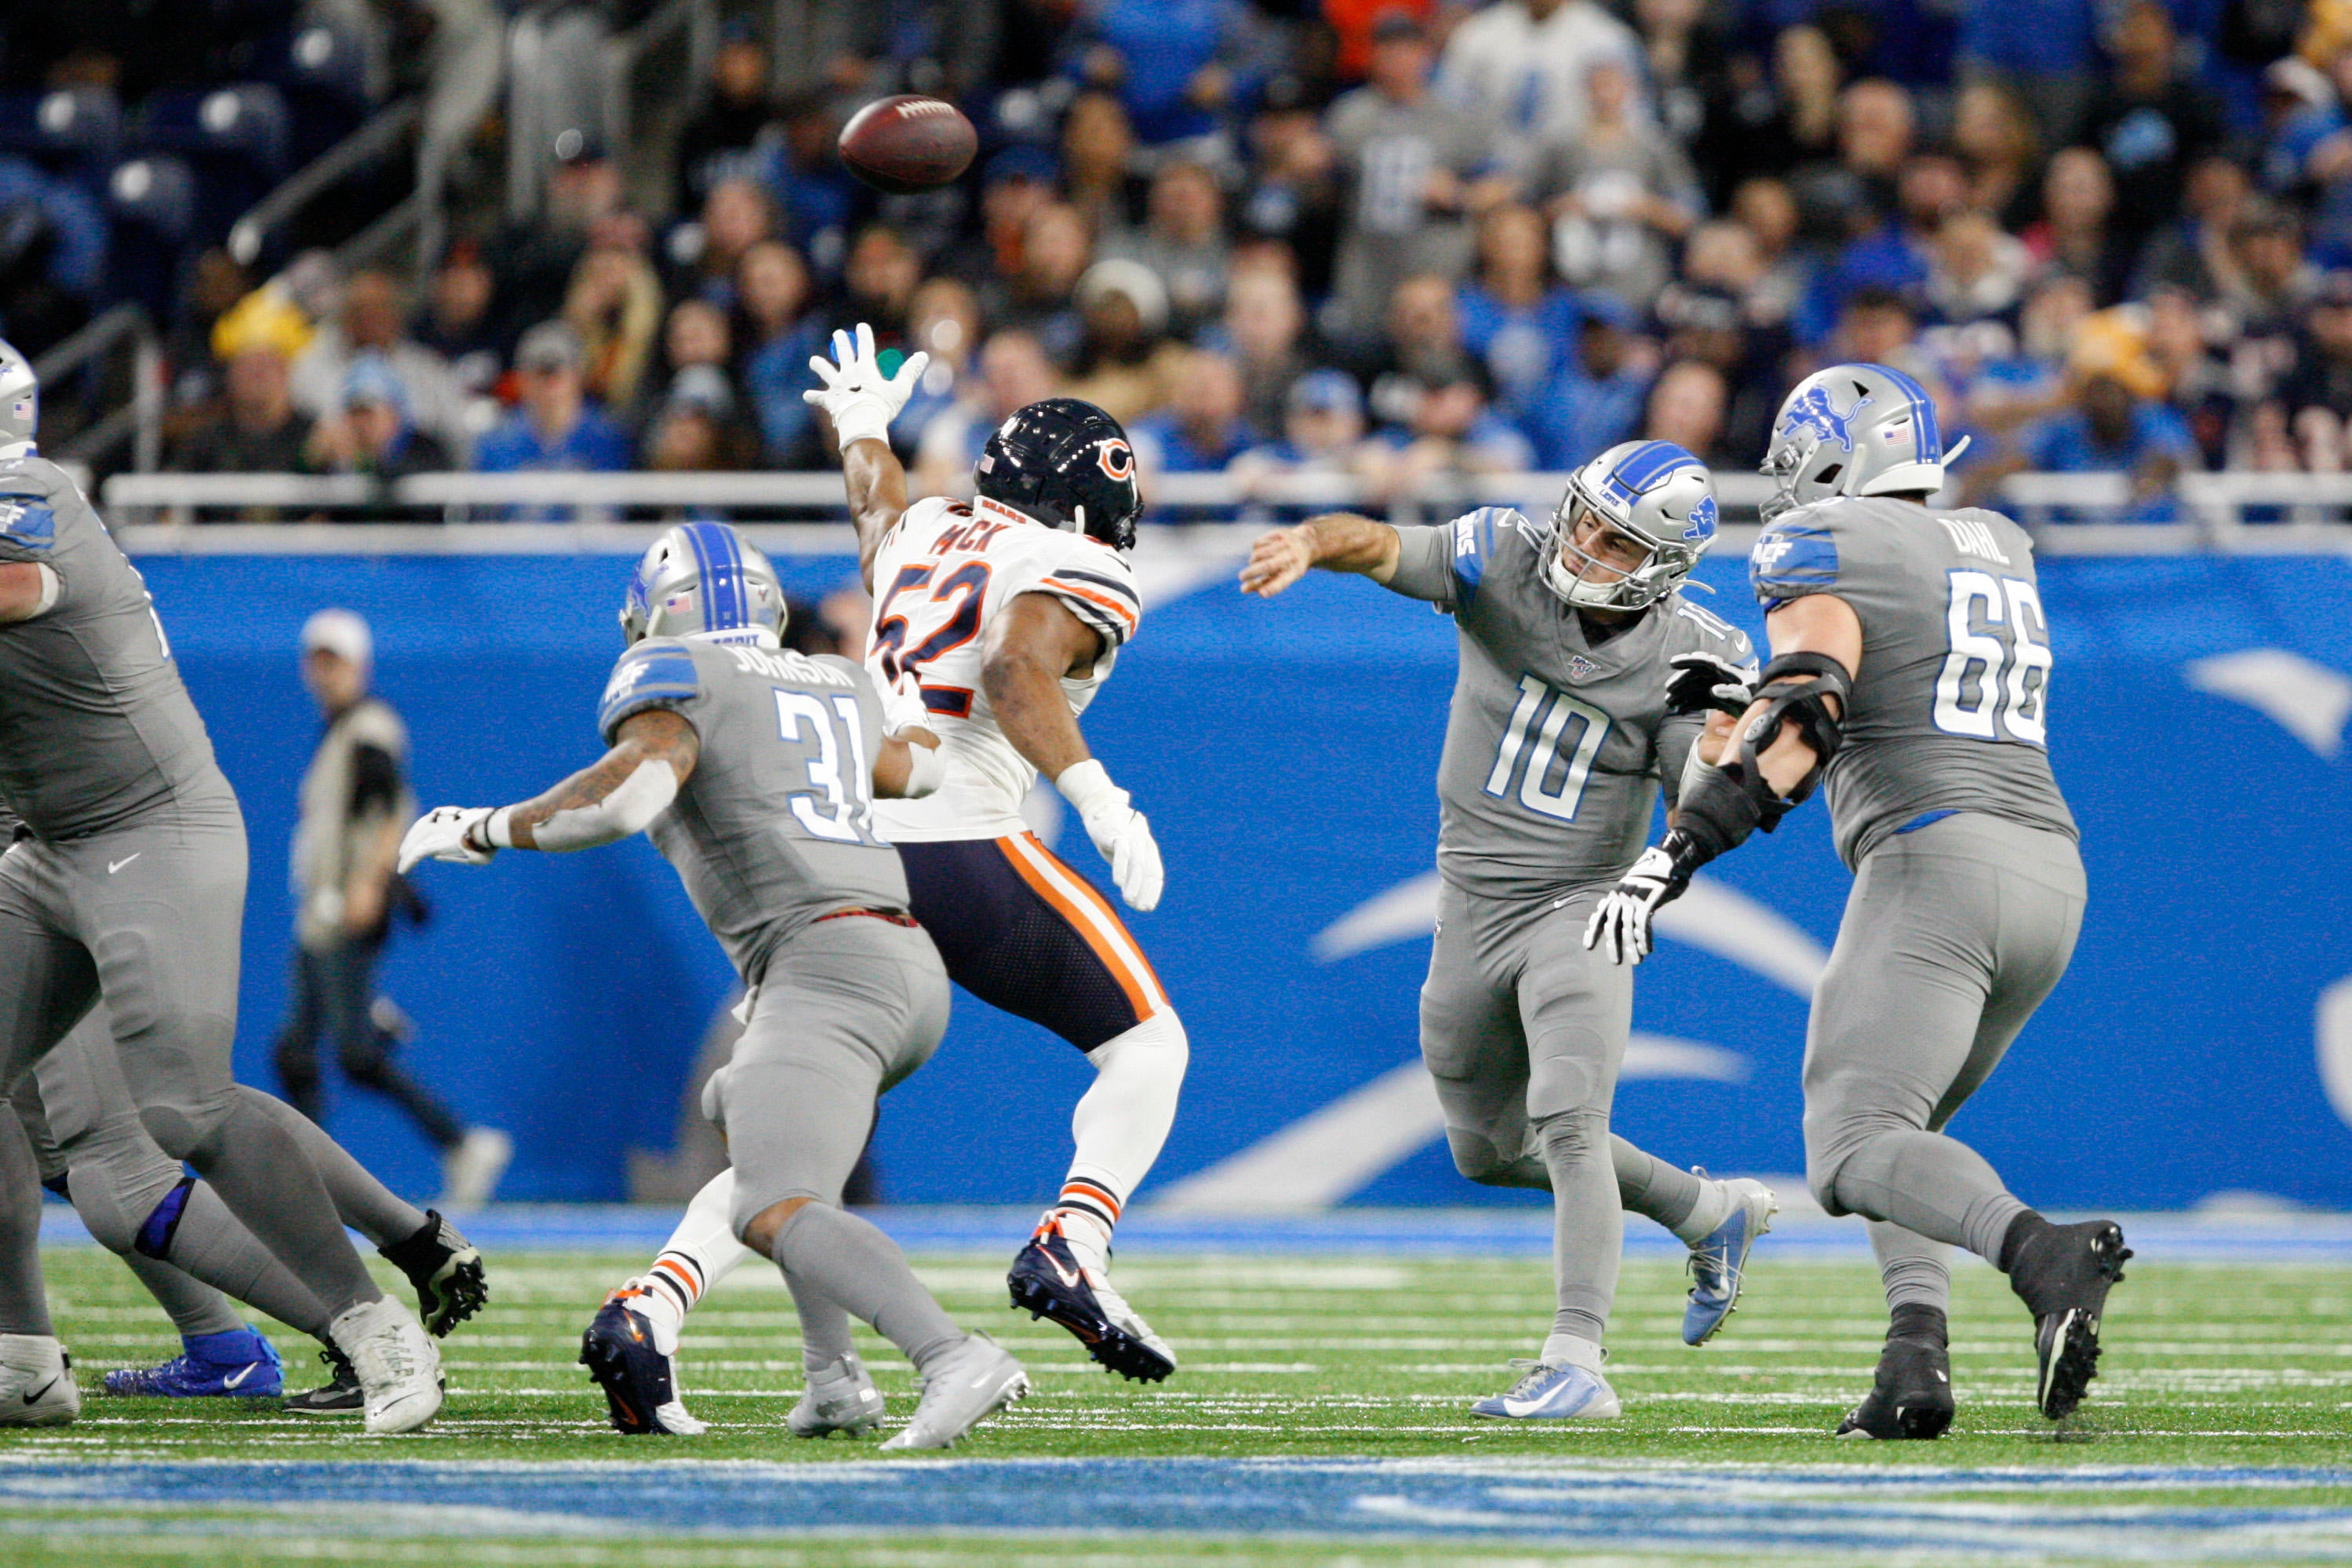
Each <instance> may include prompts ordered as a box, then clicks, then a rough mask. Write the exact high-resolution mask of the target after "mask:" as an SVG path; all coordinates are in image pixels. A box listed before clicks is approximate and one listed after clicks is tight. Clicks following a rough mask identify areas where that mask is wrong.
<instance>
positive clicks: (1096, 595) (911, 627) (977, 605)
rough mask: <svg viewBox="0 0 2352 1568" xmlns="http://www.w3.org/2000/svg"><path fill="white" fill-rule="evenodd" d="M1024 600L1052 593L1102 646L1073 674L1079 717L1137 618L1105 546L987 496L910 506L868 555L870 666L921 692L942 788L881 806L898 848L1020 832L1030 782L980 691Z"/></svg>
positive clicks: (887, 679)
mask: <svg viewBox="0 0 2352 1568" xmlns="http://www.w3.org/2000/svg"><path fill="white" fill-rule="evenodd" d="M1024 593H1048V594H1051V595H1053V596H1054V597H1055V599H1056V600H1058V601H1060V602H1061V603H1062V605H1063V607H1064V608H1066V609H1067V610H1068V611H1069V612H1071V613H1072V614H1074V615H1076V617H1077V618H1078V620H1079V621H1080V622H1082V623H1084V624H1085V625H1086V626H1087V627H1088V628H1090V629H1092V630H1093V631H1094V632H1097V633H1098V634H1099V635H1100V636H1101V638H1102V654H1101V656H1100V657H1099V658H1098V659H1097V660H1096V661H1095V665H1094V668H1093V669H1091V670H1089V671H1087V673H1086V674H1084V675H1081V676H1077V677H1076V678H1073V677H1070V676H1067V675H1065V676H1064V677H1063V679H1062V694H1063V695H1064V696H1065V697H1066V698H1067V699H1068V701H1069V704H1070V712H1071V713H1072V714H1073V715H1076V714H1081V713H1084V712H1085V711H1086V708H1087V704H1088V703H1090V702H1092V701H1093V700H1094V696H1095V693H1096V692H1097V690H1099V689H1100V688H1101V686H1102V684H1103V683H1104V682H1105V681H1107V680H1108V679H1109V678H1110V672H1111V666H1112V664H1115V663H1117V661H1118V650H1119V649H1120V647H1121V646H1123V645H1124V644H1125V643H1126V642H1127V640H1128V639H1129V638H1130V637H1132V636H1134V635H1135V631H1136V628H1137V626H1138V625H1139V624H1140V623H1141V622H1142V619H1143V601H1142V599H1141V597H1140V596H1139V595H1138V593H1137V592H1136V589H1135V574H1134V572H1133V571H1132V570H1130V569H1129V566H1128V564H1127V558H1126V557H1124V556H1122V555H1121V554H1119V552H1118V551H1117V550H1115V549H1112V548H1111V547H1110V546H1108V545H1107V544H1104V543H1102V542H1101V541H1100V540H1098V539H1094V538H1088V537H1087V536H1086V535H1084V534H1076V533H1065V532H1063V531H1062V530H1061V529H1058V528H1047V527H1045V525H1044V524H1042V523H1036V522H1033V521H1031V520H1030V519H1029V518H1027V517H1023V516H1022V515H1021V514H1020V513H1018V512H1015V511H1013V510H1011V509H1010V508H1008V507H1003V506H999V505H998V504H997V503H995V502H993V501H991V500H989V499H988V498H987V497H981V498H980V499H979V500H977V501H975V502H973V503H972V505H971V506H969V507H967V506H965V505H964V504H963V503H961V502H960V501H950V500H948V499H946V498H945V497H930V498H929V499H926V500H921V501H918V502H916V503H915V504H914V505H913V506H911V507H908V508H907V510H906V511H905V513H904V514H902V515H901V516H900V517H899V518H898V523H897V525H896V526H895V527H893V528H891V530H890V531H889V533H887V535H885V536H884V537H883V539H882V548H881V549H879V550H878V551H877V552H876V554H875V558H874V635H873V640H872V641H871V643H868V644H867V647H866V667H867V668H868V669H869V670H871V671H872V672H873V673H874V674H875V677H876V679H877V681H879V682H880V683H881V685H883V686H884V688H885V689H887V688H889V687H891V686H894V685H897V684H898V680H899V677H900V676H901V675H902V674H911V675H913V676H914V677H915V680H916V682H917V683H918V684H919V685H920V686H921V688H922V695H923V707H924V709H925V711H926V713H927V714H928V715H929V721H928V722H929V727H930V729H931V730H932V731H933V732H934V733H935V734H937V735H938V736H939V737H940V749H941V750H942V751H943V752H944V753H945V754H946V761H947V779H946V781H945V782H944V783H942V784H941V785H940V788H939V789H938V791H937V792H936V793H934V794H931V795H928V796H926V797H924V798H923V799H922V800H885V801H880V802H877V804H876V806H875V811H874V814H875V819H876V821H877V822H878V823H879V824H880V825H881V828H882V831H883V832H884V833H885V834H886V835H887V836H888V837H889V839H890V840H891V841H893V842H898V843H928V842H932V841H940V840H948V839H994V838H1003V837H1005V836H1007V835H1010V834H1015V833H1022V832H1026V831H1028V824H1027V823H1026V822H1024V821H1022V817H1021V802H1022V800H1024V798H1026V797H1027V795H1028V793H1029V789H1030V787H1031V786H1032V785H1033V784H1034V783H1035V782H1036V779H1037V770H1036V769H1035V768H1032V767H1031V766H1029V764H1028V762H1027V761H1026V760H1024V758H1022V756H1021V754H1020V753H1019V752H1018V751H1015V750H1014V749H1013V743H1012V742H1011V741H1009V740H1007V739H1005V738H1004V732H1003V730H1002V729H999V728H998V727H997V724H996V715H995V714H994V712H993V711H992V709H991V708H990V706H989V702H988V693H987V692H986V691H985V690H984V689H983V688H982V684H981V663H982V659H983V658H984V657H985V649H986V646H987V643H988V636H987V629H988V624H989V622H991V621H992V619H993V618H994V617H995V616H997V615H998V614H999V613H1001V612H1003V610H1004V608H1005V607H1006V606H1007V605H1009V604H1011V603H1012V602H1013V600H1014V599H1015V598H1016V597H1018V596H1019V595H1021V594H1024Z"/></svg>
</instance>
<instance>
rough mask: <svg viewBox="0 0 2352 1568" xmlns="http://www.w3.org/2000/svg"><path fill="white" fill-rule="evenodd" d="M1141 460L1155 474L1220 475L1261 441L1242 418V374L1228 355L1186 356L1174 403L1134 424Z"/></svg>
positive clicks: (1131, 428)
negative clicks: (1226, 466)
mask: <svg viewBox="0 0 2352 1568" xmlns="http://www.w3.org/2000/svg"><path fill="white" fill-rule="evenodd" d="M1129 432H1130V433H1131V434H1133V436H1134V438H1135V454H1136V462H1137V463H1138V464H1139V465H1140V467H1141V469H1142V471H1143V473H1144V475H1145V476H1146V477H1147V479H1148V477H1149V476H1150V475H1153V474H1215V473H1222V472H1223V470H1224V467H1225V465H1227V464H1229V463H1231V462H1232V461H1233V460H1234V458H1236V457H1238V456H1240V455H1242V453H1243V452H1244V451H1245V450H1246V449H1248V448H1249V447H1251V446H1253V445H1255V444H1256V442H1257V439H1258V438H1257V434H1256V433H1255V432H1254V431H1253V430H1251V429H1250V427H1249V424H1248V423H1247V422H1246V421H1245V420H1244V419H1243V417H1242V378H1241V372H1240V371H1237V370H1235V369H1234V362H1233V361H1231V360H1229V359H1227V358H1226V357H1225V356H1224V355H1223V354H1219V353H1213V352H1211V351H1209V350H1205V349H1196V350H1193V351H1192V353H1190V354H1187V355H1185V356H1184V360H1183V362H1182V364H1181V367H1180V368H1179V369H1178V371H1177V372H1176V384H1175V389H1174V391H1173V392H1172V393H1171V397H1170V400H1169V403H1168V407H1167V408H1166V409H1164V410H1163V411H1161V412H1160V413H1155V414H1152V415H1150V416H1149V417H1148V418H1145V419H1142V420H1139V421H1138V422H1137V423H1134V424H1132V425H1130V426H1129Z"/></svg>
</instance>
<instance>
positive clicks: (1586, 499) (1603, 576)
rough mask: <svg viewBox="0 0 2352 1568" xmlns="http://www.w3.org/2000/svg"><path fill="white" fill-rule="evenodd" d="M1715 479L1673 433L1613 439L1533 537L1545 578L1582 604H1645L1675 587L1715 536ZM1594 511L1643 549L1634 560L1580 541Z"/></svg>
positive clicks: (1590, 607) (1625, 606)
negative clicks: (1669, 437)
mask: <svg viewBox="0 0 2352 1568" xmlns="http://www.w3.org/2000/svg"><path fill="white" fill-rule="evenodd" d="M1716 517H1717V508H1716V502H1715V482H1714V480H1713V478H1712V477H1711V476H1709V475H1708V473H1707V471H1706V464H1704V463H1701V462H1700V461H1699V460H1698V459H1697V458H1696V457H1694V456H1692V455H1690V454H1689V453H1688V452H1685V451H1684V450H1683V449H1682V448H1681V447H1679V446H1676V445H1675V444H1674V443H1673V442H1671V441H1628V442H1624V443H1622V444H1619V445H1616V446H1612V447H1611V448H1610V449H1609V450H1608V451H1606V452H1604V453H1602V454H1601V455H1600V456H1598V457H1596V458H1594V459H1593V460H1592V461H1591V462H1590V463H1588V464H1586V465H1584V466H1583V467H1581V468H1580V469H1578V470H1577V471H1576V473H1575V474H1574V475H1573V476H1571V477H1570V480H1569V482H1568V494H1566V495H1565V496H1562V497H1560V501H1559V507H1558V508H1557V509H1556V510H1554V511H1553V513H1552V515H1551V523H1550V526H1549V528H1547V529H1545V531H1544V533H1543V534H1542V536H1541V538H1540V539H1539V541H1538V543H1539V548H1540V549H1541V550H1542V552H1543V557H1542V558H1543V574H1544V581H1545V582H1546V583H1547V584H1548V585H1549V587H1550V589H1551V591H1553V592H1554V593H1557V594H1559V596H1560V598H1562V599H1564V600H1566V601H1568V602H1569V603H1570V604H1573V605H1575V606H1576V607H1577V608H1579V609H1580V610H1617V611H1632V610H1644V609H1647V608H1648V607H1649V606H1651V605H1653V604H1654V603H1656V602H1657V601H1659V600H1661V599H1663V598H1664V597H1665V596H1666V595H1667V594H1669V593H1671V592H1673V591H1675V589H1676V588H1678V587H1680V586H1681V585H1682V583H1683V580H1685V579H1686V578H1688V577H1689V576H1690V574H1691V569H1692V568H1693V567H1696V565H1698V558H1699V557H1700V556H1702V555H1704V554H1706V547H1707V546H1709V545H1710V544H1713V543H1714V542H1715V528H1716ZM1596 518H1597V519H1598V520H1599V521H1600V522H1601V524H1602V525H1604V526H1605V527H1606V528H1610V529H1611V530H1612V531H1614V532H1616V533H1618V534H1621V535H1622V536H1623V537H1625V538H1628V539H1631V540H1633V542H1634V543H1636V544H1638V545H1641V546H1642V547H1643V549H1644V550H1645V551H1646V552H1647V553H1646V554H1645V555H1644V556H1643V559H1642V560H1641V561H1640V562H1639V563H1638V564H1636V565H1634V566H1633V567H1631V568H1620V567H1618V566H1617V565H1616V564H1615V563H1614V562H1610V561H1603V560H1601V559H1598V558H1597V557H1595V556H1593V555H1592V554H1591V552H1589V551H1588V550H1586V549H1584V547H1583V546H1582V545H1580V544H1579V543H1578V542H1577V535H1578V534H1579V533H1580V531H1581V530H1582V529H1583V528H1584V525H1585V524H1586V523H1587V522H1588V521H1590V520H1592V519H1596Z"/></svg>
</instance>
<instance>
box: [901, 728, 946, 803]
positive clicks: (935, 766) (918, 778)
mask: <svg viewBox="0 0 2352 1568" xmlns="http://www.w3.org/2000/svg"><path fill="white" fill-rule="evenodd" d="M947 778H948V754H947V752H946V750H945V749H944V748H942V747H937V746H918V745H916V744H915V743H914V742H913V741H911V740H910V741H908V743H907V789H906V795H905V798H906V799H907V800H921V799H922V798H923V797H924V796H926V795H935V794H937V793H938V792H939V788H940V785H942V784H944V783H946V782H947Z"/></svg>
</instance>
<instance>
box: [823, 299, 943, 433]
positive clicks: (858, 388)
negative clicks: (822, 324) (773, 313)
mask: <svg viewBox="0 0 2352 1568" xmlns="http://www.w3.org/2000/svg"><path fill="white" fill-rule="evenodd" d="M930 362H931V357H930V355H929V354H926V353H920V352H918V353H913V354H909V355H908V356H907V362H906V363H905V364H903V365H900V366H899V367H898V374H897V375H895V376H886V375H884V374H883V373H882V361H881V358H880V356H879V355H877V353H876V352H875V350H874V329H873V328H871V327H869V326H867V325H866V323H865V322H863V321H860V322H859V323H858V324H857V336H856V339H855V340H853V339H852V338H851V337H850V335H849V334H848V333H846V332H842V331H836V332H835V333H834V335H833V358H832V359H830V360H828V359H826V358H825V357H824V355H823V354H818V355H816V356H814V357H813V358H812V359H811V360H810V361H809V369H811V370H813V371H815V372H816V379H817V380H819V381H821V382H824V385H823V386H822V387H812V388H810V389H809V390H808V391H807V392H803V393H801V398H802V400H803V402H812V403H814V404H815V405H816V406H817V407H819V408H821V409H823V410H824V415H825V417H826V418H827V419H830V420H831V421H833V431H834V434H835V435H836V436H838V437H839V438H840V441H841V446H842V450H844V451H847V450H848V449H849V444H850V443H851V442H853V441H879V442H881V443H883V444H885V445H887V444H889V440H890V422H891V421H892V420H894V419H896V418H898V411H899V410H900V409H903V408H905V407H906V406H907V400H908V398H910V397H913V396H914V395H915V388H916V387H918V386H919V385H920V384H921V383H922V380H923V371H924V370H925V369H926V368H927V367H928V366H929V364H930Z"/></svg>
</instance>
